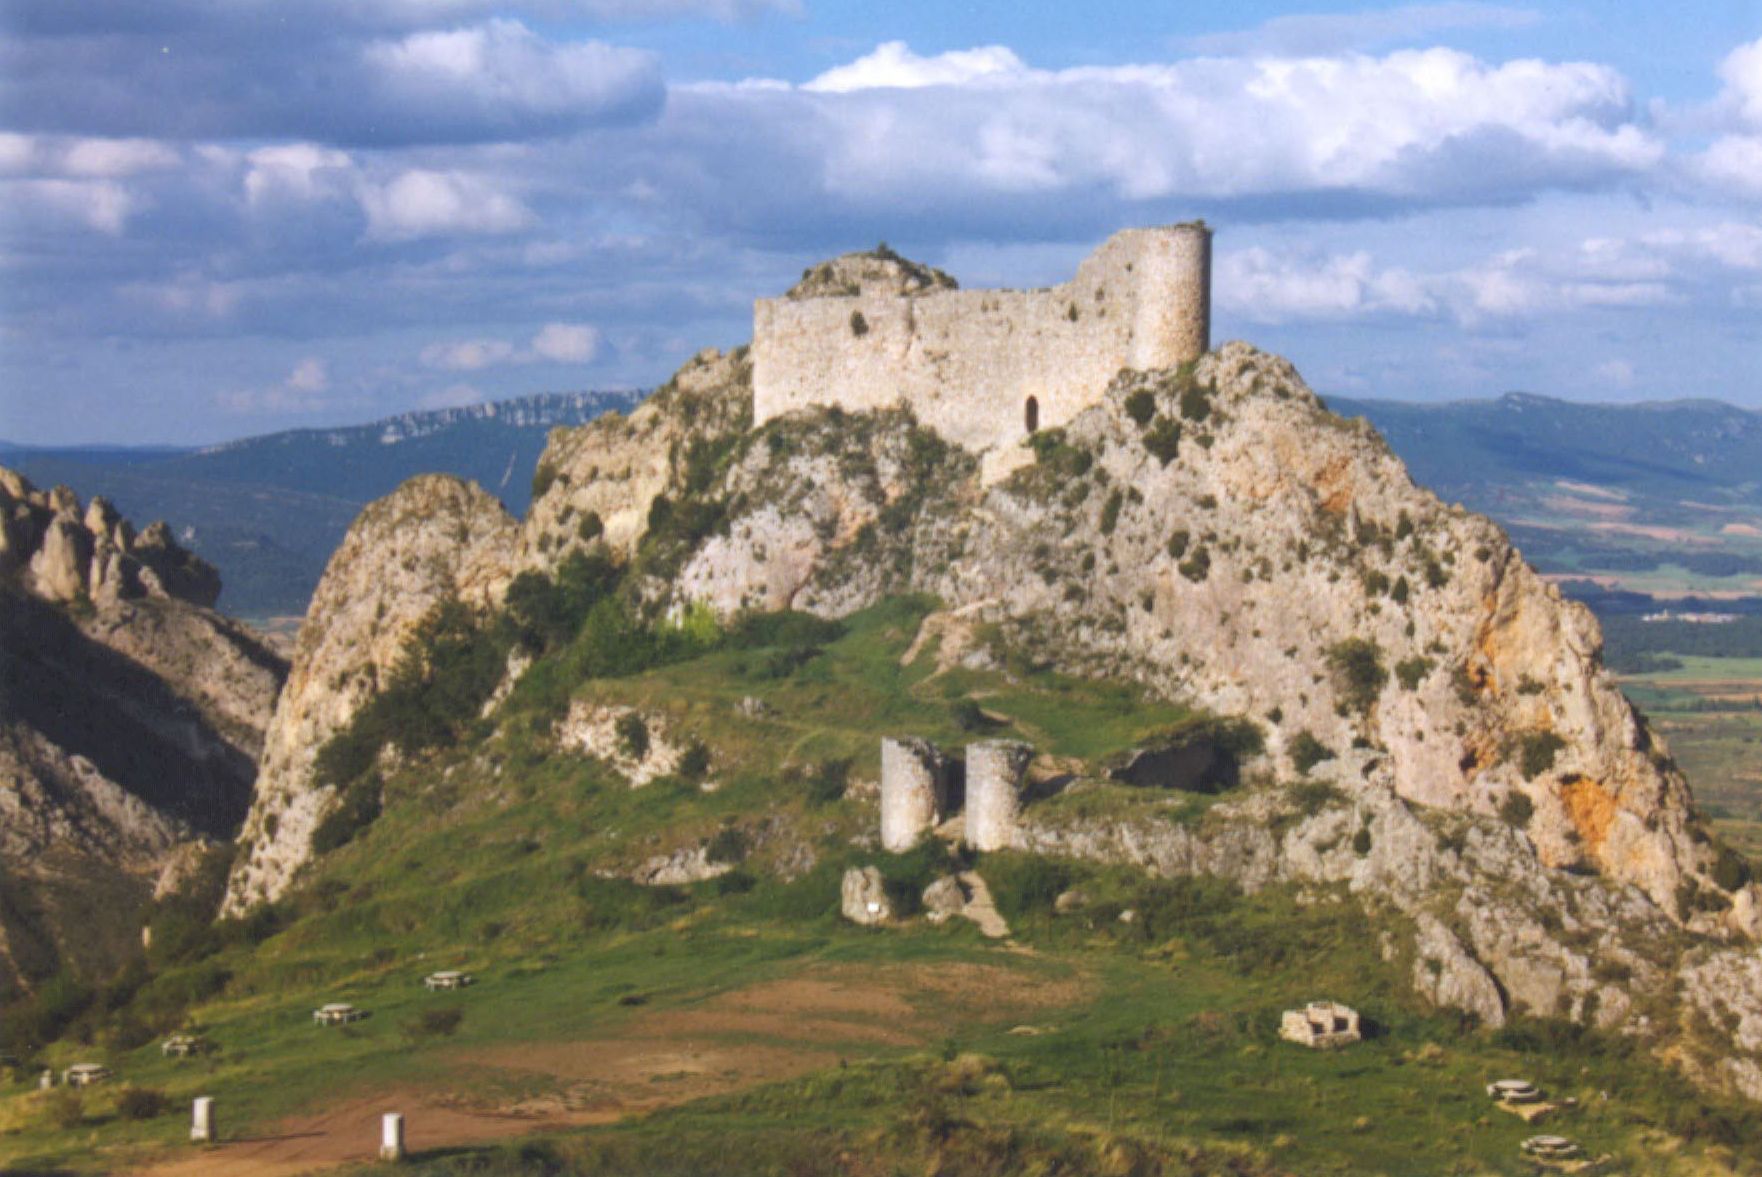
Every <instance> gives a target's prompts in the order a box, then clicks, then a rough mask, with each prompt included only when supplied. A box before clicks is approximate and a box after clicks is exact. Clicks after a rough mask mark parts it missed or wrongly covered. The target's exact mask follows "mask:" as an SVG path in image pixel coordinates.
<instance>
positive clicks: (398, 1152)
mask: <svg viewBox="0 0 1762 1177" xmlns="http://www.w3.org/2000/svg"><path fill="white" fill-rule="evenodd" d="M379 1128H380V1131H379V1159H380V1160H382V1161H401V1160H403V1159H404V1117H403V1114H402V1113H400V1112H387V1113H386V1114H385V1117H384V1118H383V1119H382V1120H380V1125H379Z"/></svg>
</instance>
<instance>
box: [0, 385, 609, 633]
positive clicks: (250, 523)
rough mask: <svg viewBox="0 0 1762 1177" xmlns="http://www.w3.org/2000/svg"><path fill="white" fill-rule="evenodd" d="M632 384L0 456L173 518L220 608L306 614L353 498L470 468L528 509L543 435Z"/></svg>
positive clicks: (519, 508)
mask: <svg viewBox="0 0 1762 1177" xmlns="http://www.w3.org/2000/svg"><path fill="white" fill-rule="evenodd" d="M642 395H643V394H641V393H638V392H573V393H550V394H543V395H537V396H527V397H521V398H518V399H516V400H508V401H499V402H496V403H494V404H485V405H472V406H468V407H465V408H455V409H438V410H434V411H430V412H416V413H405V414H402V415H400V416H397V417H388V418H386V419H385V420H382V421H375V422H372V423H370V424H367V425H356V426H349V427H345V428H336V429H297V430H289V431H287V432H284V433H271V434H266V435H264V436H261V437H251V438H246V439H244V440H242V441H235V442H228V443H226V444H224V445H219V446H211V447H207V448H203V449H184V450H180V449H167V448H163V447H154V448H143V449H130V448H116V447H86V448H69V449H33V448H30V447H21V446H13V445H7V444H5V443H0V462H4V463H5V464H6V465H8V466H11V467H13V468H15V469H18V470H21V471H22V472H23V473H24V474H25V475H26V476H27V477H29V478H30V479H31V480H32V481H33V482H35V483H37V484H38V485H39V486H53V485H55V484H57V483H66V484H67V485H69V486H71V487H73V488H74V489H75V490H77V491H78V492H79V493H80V495H81V496H82V497H85V496H90V495H95V494H97V495H103V496H105V497H106V498H108V499H110V500H111V501H112V502H113V503H115V504H116V505H117V507H118V508H119V509H120V510H121V511H122V512H123V513H124V514H125V515H127V516H129V517H131V518H134V519H141V520H148V519H160V518H163V519H165V520H167V521H169V522H170V523H171V524H172V526H173V528H174V530H175V531H176V532H177V534H178V535H179V536H180V538H181V539H182V540H183V542H184V544H185V546H187V547H189V548H191V549H192V550H193V551H195V552H197V553H198V554H199V555H201V556H202V557H203V558H205V559H207V560H208V561H209V562H210V563H212V564H214V565H215V567H217V568H219V569H220V573H221V577H222V580H223V581H224V583H225V586H226V587H225V589H224V591H223V593H222V596H221V599H220V608H221V609H223V610H225V611H226V612H229V613H232V614H234V615H237V616H244V617H266V616H273V615H277V614H292V613H301V612H303V611H304V610H305V608H306V602H307V600H308V599H309V598H310V596H311V594H312V589H313V587H314V586H315V585H316V584H317V583H318V577H319V574H320V573H322V572H323V570H324V564H325V561H326V560H327V559H329V557H330V553H331V552H332V551H333V550H334V549H335V547H336V545H337V544H338V543H339V542H341V540H342V537H343V533H344V532H345V531H346V530H347V529H348V526H349V524H350V522H351V521H353V520H354V518H355V515H356V514H357V513H358V512H359V511H360V509H361V507H362V506H363V505H364V504H366V503H368V502H370V501H372V500H373V499H376V498H378V497H380V496H381V495H384V494H387V493H389V492H390V491H391V490H392V489H393V488H394V487H396V486H397V485H398V484H399V483H400V482H402V481H404V480H405V479H406V478H409V477H410V476H411V475H413V474H421V473H426V472H431V471H442V472H446V473H450V474H456V475H459V476H460V477H462V478H469V479H472V480H474V481H476V482H478V483H479V484H481V485H482V486H483V487H484V488H486V489H487V490H489V491H490V492H491V493H492V494H495V495H498V496H499V497H500V498H501V499H502V501H503V502H504V503H506V504H507V506H508V509H509V510H510V511H512V512H514V513H515V514H517V515H518V514H520V513H522V512H524V511H525V509H526V504H527V501H528V499H529V497H530V493H531V483H532V472H533V469H534V467H535V466H536V465H537V463H538V456H539V454H540V452H541V451H542V450H543V449H544V443H545V434H546V433H547V432H548V431H549V430H550V429H551V428H552V427H553V426H557V425H579V424H581V423H583V422H586V421H591V420H592V419H593V418H595V417H597V416H599V415H600V414H601V413H604V412H607V411H609V410H619V411H623V410H627V409H629V408H631V407H632V406H633V405H635V404H636V403H637V402H638V401H639V400H640V399H641V397H642Z"/></svg>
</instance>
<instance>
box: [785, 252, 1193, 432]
mask: <svg viewBox="0 0 1762 1177" xmlns="http://www.w3.org/2000/svg"><path fill="white" fill-rule="evenodd" d="M1210 290H1211V230H1210V229H1208V228H1206V227H1205V225H1204V224H1203V223H1193V224H1186V225H1172V226H1167V227H1163V228H1154V229H1127V230H1124V231H1122V232H1119V233H1116V234H1114V235H1113V236H1112V237H1110V238H1109V239H1108V240H1107V241H1106V242H1105V243H1104V244H1103V245H1102V246H1101V247H1100V248H1099V249H1097V250H1096V251H1095V252H1094V253H1092V254H1090V255H1089V256H1088V257H1087V258H1085V259H1084V261H1083V263H1082V264H1081V265H1080V266H1079V267H1078V269H1077V276H1076V277H1075V278H1074V279H1073V280H1072V281H1070V282H1067V283H1064V284H1063V285H1060V286H1054V287H1051V288H1048V289H1045V290H1033V291H1021V290H935V291H931V292H927V293H919V294H916V295H899V294H894V293H892V292H886V293H882V292H860V293H857V294H853V295H839V296H830V297H819V298H797V299H790V298H774V299H761V300H760V301H759V302H758V303H757V304H756V305H755V306H754V310H753V346H752V358H753V422H754V424H755V425H758V424H763V423H764V422H765V421H767V420H769V419H771V418H772V417H776V416H779V415H781V414H783V413H788V412H791V411H794V410H797V409H802V408H806V407H808V406H811V405H832V404H835V405H839V406H842V407H844V408H847V409H853V410H864V409H874V408H881V407H885V406H890V405H894V404H897V403H899V402H901V401H903V402H905V403H906V404H907V405H909V406H910V407H911V408H912V409H913V411H914V412H916V414H917V415H918V419H919V420H920V421H921V422H923V423H924V424H925V425H928V426H930V427H931V428H933V429H935V430H936V431H937V432H938V433H940V434H942V435H943V436H944V437H946V438H948V439H949V440H950V441H953V442H955V443H957V444H959V445H961V446H964V447H966V448H968V449H970V450H974V451H976V452H983V451H986V450H990V449H994V448H997V447H1000V446H1014V445H1016V444H1017V443H1019V442H1020V441H1021V439H1022V438H1023V437H1025V436H1026V435H1027V434H1028V433H1029V432H1030V430H1031V428H1032V427H1038V428H1042V429H1046V428H1053V427H1056V426H1060V425H1063V424H1064V423H1065V422H1067V421H1069V420H1070V419H1071V418H1072V417H1074V416H1075V415H1076V414H1077V413H1078V412H1080V411H1081V410H1082V409H1084V408H1086V407H1087V406H1089V405H1090V404H1093V403H1094V402H1095V400H1096V399H1097V398H1098V397H1099V396H1100V395H1101V393H1102V391H1103V390H1104V389H1105V388H1106V387H1107V385H1108V383H1109V381H1111V380H1112V379H1113V377H1114V376H1115V375H1116V374H1117V373H1118V372H1119V370H1120V369H1121V368H1141V369H1149V368H1166V367H1173V366H1175V365H1177V364H1181V363H1185V362H1187V361H1190V360H1196V359H1198V358H1199V357H1200V356H1201V355H1203V354H1205V352H1206V350H1207V349H1208V348H1209V346H1210V332H1211V294H1210Z"/></svg>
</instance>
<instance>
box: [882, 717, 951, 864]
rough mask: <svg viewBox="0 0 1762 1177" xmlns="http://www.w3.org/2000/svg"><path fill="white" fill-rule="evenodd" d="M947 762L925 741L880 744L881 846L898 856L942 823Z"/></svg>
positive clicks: (900, 741)
mask: <svg viewBox="0 0 1762 1177" xmlns="http://www.w3.org/2000/svg"><path fill="white" fill-rule="evenodd" d="M947 789H948V762H947V760H946V759H945V758H944V757H943V755H942V753H941V752H939V751H937V749H936V746H935V745H934V744H932V743H930V742H929V741H928V740H919V739H904V740H890V739H884V740H882V741H881V845H882V847H883V848H884V849H886V850H889V851H892V852H894V853H896V854H897V853H899V852H900V851H903V850H910V849H911V848H912V847H913V846H916V845H917V844H918V841H919V839H921V838H922V837H923V836H924V834H925V833H926V832H928V831H929V830H930V829H932V828H933V827H934V826H935V825H936V823H937V822H938V821H941V820H942V813H943V809H944V806H945V805H946V803H947Z"/></svg>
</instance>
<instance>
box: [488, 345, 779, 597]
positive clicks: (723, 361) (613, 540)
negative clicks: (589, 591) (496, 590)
mask: <svg viewBox="0 0 1762 1177" xmlns="http://www.w3.org/2000/svg"><path fill="white" fill-rule="evenodd" d="M751 421H752V365H751V363H750V362H749V361H748V359H747V356H746V352H745V350H744V349H742V350H737V351H733V352H729V353H723V352H719V351H716V350H714V349H709V350H705V351H702V352H699V353H698V354H697V355H696V356H694V357H693V358H692V359H691V361H690V362H688V363H687V364H686V365H685V366H684V367H683V368H681V369H680V370H679V372H678V373H677V374H676V375H675V376H674V377H673V379H672V380H670V381H668V382H667V384H666V385H664V386H663V387H661V388H659V389H657V390H656V391H655V393H654V395H653V396H651V397H649V398H648V399H647V400H645V401H644V402H643V403H642V404H641V405H639V406H638V407H637V408H636V409H635V410H634V411H632V412H631V413H630V414H628V415H625V414H621V413H607V414H606V415H605V416H603V417H600V418H598V419H596V420H594V421H592V422H589V423H588V424H586V425H582V426H578V427H576V428H572V429H553V430H552V431H551V436H550V440H549V443H548V444H547V445H546V446H545V452H544V456H543V457H542V458H540V459H539V464H538V471H539V472H538V483H537V485H538V487H539V493H535V494H534V495H533V500H532V508H531V510H530V511H528V512H527V516H526V523H525V526H524V528H523V530H522V533H521V538H520V553H519V557H518V564H519V566H520V568H522V569H537V570H540V571H543V570H545V569H549V568H554V567H555V566H556V565H557V564H558V563H560V562H561V561H562V560H563V559H564V557H565V556H567V555H568V553H569V552H571V551H576V550H584V549H587V548H589V547H591V546H593V545H594V544H596V543H603V544H605V545H606V546H607V547H608V548H609V549H610V550H611V551H612V552H613V553H614V554H615V555H617V556H619V557H627V556H629V555H630V554H631V553H632V552H633V551H634V550H635V548H636V543H637V541H638V540H639V539H641V538H642V536H643V534H644V532H646V531H647V530H648V521H649V513H650V510H651V508H652V507H653V506H654V502H655V499H656V498H658V497H661V496H663V495H667V494H677V493H678V491H679V490H680V489H681V488H682V487H683V486H684V484H685V483H686V481H687V478H688V474H689V471H688V466H689V464H690V460H691V454H692V447H693V445H694V444H697V445H702V444H707V443H709V442H713V441H715V440H718V439H722V438H728V437H734V436H738V435H739V434H741V433H743V432H744V431H745V430H746V428H747V426H748V425H749V424H750V423H751Z"/></svg>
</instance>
